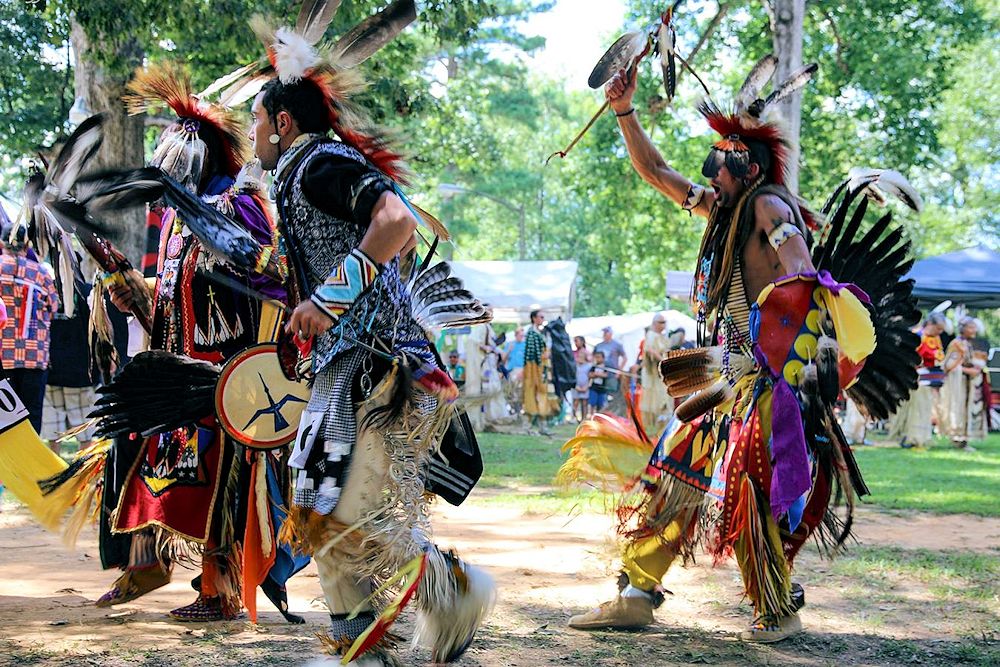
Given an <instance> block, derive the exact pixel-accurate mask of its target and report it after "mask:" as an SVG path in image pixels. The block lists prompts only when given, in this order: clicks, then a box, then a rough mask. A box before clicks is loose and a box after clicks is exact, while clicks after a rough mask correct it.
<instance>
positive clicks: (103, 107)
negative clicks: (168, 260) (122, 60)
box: [70, 21, 146, 268]
mask: <svg viewBox="0 0 1000 667" xmlns="http://www.w3.org/2000/svg"><path fill="white" fill-rule="evenodd" d="M70 41H71V43H72V45H73V53H74V59H75V62H74V67H73V77H74V88H75V93H76V97H78V98H79V97H83V99H84V101H85V102H86V104H87V108H88V109H90V111H91V112H92V113H99V112H104V113H105V114H107V119H106V120H105V123H104V143H103V144H102V145H101V149H100V151H98V153H97V156H96V158H95V162H96V163H97V166H98V167H99V168H105V167H106V168H112V167H113V168H118V169H128V168H137V167H142V166H143V165H144V163H145V154H144V148H143V128H144V123H143V116H129V115H128V114H127V113H126V112H125V105H124V104H123V103H122V101H121V97H122V95H123V94H124V93H125V84H126V83H127V82H128V79H127V78H121V77H114V76H110V75H108V74H107V73H106V72H105V71H104V69H103V68H102V67H101V66H100V65H97V64H95V62H94V61H95V58H94V52H93V50H92V47H91V44H90V41H89V40H88V39H87V35H86V34H85V32H84V30H83V28H82V27H81V26H80V25H79V24H78V23H77V22H76V21H73V25H72V30H71V32H70ZM128 49H129V54H128V56H129V57H128V59H129V60H130V61H134V64H135V65H138V64H140V63H141V62H142V50H141V48H140V47H139V45H138V42H137V41H135V40H132V41H131V43H130V44H129V46H128ZM102 222H106V223H108V225H110V226H113V228H114V229H115V230H116V231H117V233H116V234H112V235H110V236H111V239H110V240H111V241H112V242H113V243H114V244H115V245H116V246H118V248H119V249H120V250H121V251H122V252H123V253H125V256H126V257H128V258H129V261H131V262H132V264H133V265H134V266H135V267H136V268H139V267H140V266H141V260H142V256H143V254H145V252H146V224H145V222H146V216H145V211H144V210H143V209H142V208H136V209H134V210H131V211H126V212H123V213H117V214H112V215H107V216H106V217H105V218H104V219H103V220H102Z"/></svg>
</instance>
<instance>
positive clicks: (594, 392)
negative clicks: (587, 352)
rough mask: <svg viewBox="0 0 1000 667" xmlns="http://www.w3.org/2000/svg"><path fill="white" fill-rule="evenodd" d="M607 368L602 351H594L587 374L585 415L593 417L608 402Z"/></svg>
mask: <svg viewBox="0 0 1000 667" xmlns="http://www.w3.org/2000/svg"><path fill="white" fill-rule="evenodd" d="M608 375H609V373H608V368H607V366H606V365H605V361H604V353H603V352H599V351H596V350H595V351H594V364H593V365H592V366H591V367H590V372H589V373H587V376H588V377H589V378H590V389H589V391H588V394H587V406H588V411H587V413H588V414H587V416H588V417H593V416H594V415H595V414H596V413H598V412H600V411H601V410H603V409H604V406H605V405H607V403H608V380H609V379H610V378H609V377H608Z"/></svg>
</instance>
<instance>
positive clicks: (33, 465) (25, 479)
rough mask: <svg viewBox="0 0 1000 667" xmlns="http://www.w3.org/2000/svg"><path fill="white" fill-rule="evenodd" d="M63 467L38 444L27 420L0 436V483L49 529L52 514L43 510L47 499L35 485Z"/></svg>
mask: <svg viewBox="0 0 1000 667" xmlns="http://www.w3.org/2000/svg"><path fill="white" fill-rule="evenodd" d="M66 467H67V466H66V462H65V461H63V460H62V459H61V458H59V457H58V456H56V455H55V454H54V453H53V452H52V450H51V449H49V448H48V447H47V446H46V445H45V443H44V442H42V440H41V438H39V437H38V434H37V433H35V429H34V428H33V427H32V426H31V422H29V421H28V420H27V419H25V420H24V421H22V422H21V423H19V424H17V425H16V426H14V427H12V428H10V429H8V430H7V431H4V432H3V433H2V434H0V482H2V483H3V485H4V486H5V487H6V488H7V489H8V490H9V491H10V493H11V495H13V496H14V497H15V498H17V499H18V500H19V501H21V502H22V503H24V504H25V506H27V508H28V510H29V511H30V512H31V513H32V514H33V515H34V516H35V518H36V519H38V521H39V522H40V523H42V525H44V526H46V527H47V528H50V529H52V528H53V523H52V519H51V516H52V514H51V511H48V510H47V498H45V496H43V495H42V490H41V489H40V488H39V487H38V482H39V480H42V479H45V478H47V477H52V476H54V475H58V474H59V473H60V472H62V471H63V470H65V469H66ZM60 516H61V515H60ZM57 518H58V517H57ZM55 525H56V526H57V525H58V520H57V521H56V522H55Z"/></svg>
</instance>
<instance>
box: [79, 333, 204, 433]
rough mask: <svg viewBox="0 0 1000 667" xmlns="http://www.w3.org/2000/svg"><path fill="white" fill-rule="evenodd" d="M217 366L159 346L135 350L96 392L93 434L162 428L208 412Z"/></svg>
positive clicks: (190, 421) (160, 430)
mask: <svg viewBox="0 0 1000 667" xmlns="http://www.w3.org/2000/svg"><path fill="white" fill-rule="evenodd" d="M220 373H221V369H220V368H219V367H218V366H216V365H214V364H210V363H208V362H206V361H198V360H196V359H191V358H190V357H185V356H183V355H178V354H171V353H170V352H164V351H162V350H151V351H149V352H141V353H139V354H137V355H136V356H135V357H134V358H133V359H132V361H130V362H129V363H128V364H126V365H125V367H124V368H122V371H121V373H119V374H118V375H117V376H116V377H115V379H114V380H113V381H112V382H111V383H110V384H107V385H105V386H103V387H101V388H100V389H98V390H97V392H98V393H99V394H100V395H101V397H100V398H99V399H98V400H97V403H96V406H95V408H94V411H93V412H91V413H90V415H88V416H90V417H96V418H98V419H99V422H98V424H97V435H98V437H107V438H113V437H117V436H120V435H128V434H131V433H139V434H141V435H143V436H148V435H152V434H154V433H166V432H168V431H172V430H174V429H178V428H181V427H184V426H190V425H191V424H194V423H196V422H198V421H199V420H201V419H204V418H205V417H207V416H209V415H210V414H212V411H213V410H214V407H215V384H216V382H217V381H218V379H219V374H220Z"/></svg>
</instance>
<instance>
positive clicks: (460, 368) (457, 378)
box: [448, 350, 465, 387]
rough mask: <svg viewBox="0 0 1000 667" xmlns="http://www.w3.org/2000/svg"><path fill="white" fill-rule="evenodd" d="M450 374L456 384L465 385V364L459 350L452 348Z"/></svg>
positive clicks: (449, 363) (449, 359)
mask: <svg viewBox="0 0 1000 667" xmlns="http://www.w3.org/2000/svg"><path fill="white" fill-rule="evenodd" d="M448 375H450V376H451V379H452V380H453V381H454V382H455V386H457V387H461V386H464V385H465V366H464V365H462V361H461V359H460V358H459V356H458V350H452V351H451V352H449V353H448Z"/></svg>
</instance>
